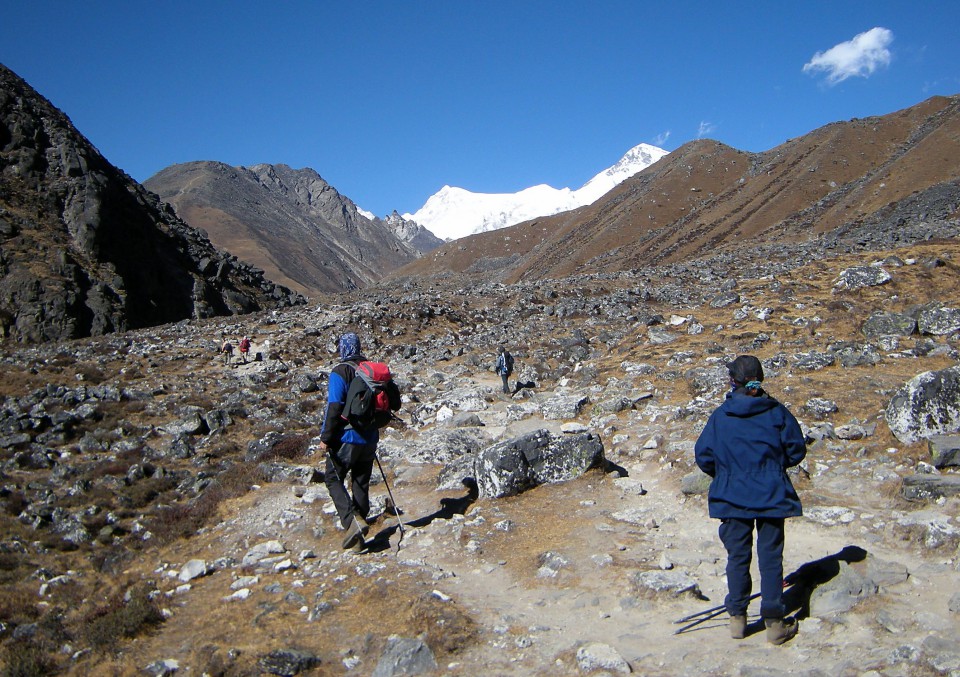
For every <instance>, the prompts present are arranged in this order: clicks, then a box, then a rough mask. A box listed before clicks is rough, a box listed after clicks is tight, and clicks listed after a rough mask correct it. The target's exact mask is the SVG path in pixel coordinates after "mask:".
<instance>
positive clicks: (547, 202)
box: [403, 143, 667, 240]
mask: <svg viewBox="0 0 960 677" xmlns="http://www.w3.org/2000/svg"><path fill="white" fill-rule="evenodd" d="M666 154H667V151H665V150H663V149H662V148H657V147H656V146H651V145H648V144H645V143H641V144H640V145H639V146H636V147H634V148H631V149H630V150H629V151H628V152H627V154H626V155H624V156H623V157H622V158H621V159H620V161H619V162H617V164H615V165H613V166H612V167H610V168H608V169H605V170H603V171H602V172H600V173H599V174H597V175H596V176H594V177H593V178H592V179H590V180H589V181H587V182H586V183H585V184H583V186H581V187H580V188H578V189H577V190H571V189H570V188H559V189H558V188H553V187H551V186H548V185H545V184H541V185H539V186H533V187H532V188H526V189H524V190H521V191H520V192H519V193H472V192H470V191H469V190H465V189H463V188H456V187H452V186H444V187H443V188H441V189H440V191H439V192H437V193H435V194H434V195H432V196H431V197H430V199H428V200H427V202H426V203H425V204H424V205H423V207H421V208H420V209H419V210H418V211H417V212H416V213H415V214H404V215H403V218H405V219H408V220H412V221H416V222H417V223H419V224H420V225H422V226H424V227H426V228H427V229H429V230H430V231H431V232H432V233H433V234H434V235H436V236H437V237H440V238H443V239H448V240H455V239H457V238H461V237H466V236H467V235H472V234H473V233H482V232H485V231H488V230H497V229H498V228H505V227H507V226H512V225H513V224H515V223H520V222H521V221H527V220H529V219H533V218H536V217H538V216H549V215H550V214H557V213H559V212H565V211H569V210H571V209H576V208H577V207H582V206H584V205H588V204H591V203H592V202H594V201H595V200H597V199H598V198H600V197H601V196H602V195H604V194H606V193H608V192H609V191H610V190H611V189H613V188H614V186H616V185H617V184H619V183H621V182H622V181H624V180H625V179H628V178H630V177H631V176H633V175H634V174H636V173H637V172H639V171H640V170H642V169H646V168H647V167H649V166H650V165H652V164H653V163H654V162H656V161H657V160H659V159H660V158H662V157H663V156H664V155H666Z"/></svg>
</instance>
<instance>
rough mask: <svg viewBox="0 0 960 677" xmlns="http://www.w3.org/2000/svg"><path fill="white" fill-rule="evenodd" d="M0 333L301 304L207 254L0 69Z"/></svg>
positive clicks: (89, 328) (222, 255)
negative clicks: (0, 246)
mask: <svg viewBox="0 0 960 677" xmlns="http://www.w3.org/2000/svg"><path fill="white" fill-rule="evenodd" d="M0 244H2V249H0V329H2V336H3V337H4V338H9V339H12V340H15V341H26V342H36V341H51V340H63V339H70V338H77V337H81V336H89V335H99V334H105V333H108V332H113V331H123V330H125V329H131V328H135V327H145V326H151V325H156V324H161V323H165V322H174V321H177V320H182V319H189V318H198V317H210V316H214V315H228V314H237V313H247V312H251V311H255V310H262V309H266V308H274V307H281V306H285V305H290V304H294V303H299V302H302V300H303V299H302V298H300V297H298V295H296V294H295V293H293V292H291V291H290V290H289V289H286V288H284V287H280V286H277V285H275V284H273V283H271V282H269V281H268V280H266V279H265V278H264V277H263V271H260V270H258V269H256V268H254V267H252V266H250V265H248V264H245V263H243V262H241V261H238V260H237V259H236V257H234V256H231V255H230V254H228V253H226V252H222V251H220V250H217V249H216V248H215V247H214V246H213V245H212V244H211V243H210V241H209V240H208V239H207V238H206V237H205V236H204V235H203V234H201V233H199V232H198V231H196V230H195V229H193V228H191V227H189V226H188V225H187V224H185V223H184V222H182V221H181V220H179V219H178V218H177V217H176V216H175V215H174V214H173V213H172V211H171V210H170V209H169V208H168V207H167V206H166V205H163V204H162V203H160V202H159V201H158V200H157V199H156V197H155V196H153V195H152V194H150V193H149V192H147V191H145V190H144V189H143V188H142V187H141V186H140V185H138V184H137V183H136V182H134V181H133V180H132V179H131V178H130V177H128V176H126V175H125V174H124V173H123V172H121V171H120V170H118V169H117V168H116V167H114V166H112V165H111V164H110V163H109V162H108V161H107V160H106V159H104V158H103V156H101V155H100V153H99V152H98V151H97V150H96V148H94V147H93V146H92V145H91V144H90V142H89V141H87V139H85V138H84V137H83V136H82V135H81V134H80V133H79V132H78V131H77V130H76V129H75V128H74V126H73V125H72V124H71V122H70V120H69V119H68V118H67V117H66V116H65V115H64V114H63V113H61V112H60V111H59V110H57V109H56V108H54V107H53V106H52V105H51V104H50V102H48V101H47V100H46V99H44V98H43V97H42V96H40V95H39V94H38V93H37V92H35V91H34V90H33V89H31V88H30V86H29V85H28V84H27V83H25V82H24V81H23V80H22V79H20V78H19V77H17V76H16V75H15V74H14V73H12V72H11V71H10V70H8V69H7V68H5V67H3V66H0Z"/></svg>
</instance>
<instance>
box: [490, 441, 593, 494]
mask: <svg viewBox="0 0 960 677" xmlns="http://www.w3.org/2000/svg"><path fill="white" fill-rule="evenodd" d="M605 462H606V458H605V456H604V451H603V443H602V442H601V441H600V438H599V437H597V436H595V435H593V434H591V433H579V434H561V435H553V434H551V433H550V432H549V431H548V430H545V429H541V430H536V431H534V432H531V433H527V434H526V435H522V436H521V437H517V438H514V439H512V440H508V441H506V442H501V443H499V444H495V445H493V446H492V447H489V448H487V449H485V450H483V451H482V452H480V453H479V454H478V455H477V458H476V461H475V462H474V476H475V478H476V480H477V485H478V487H479V491H480V495H481V496H484V497H488V498H499V497H503V496H514V495H516V494H519V493H522V492H524V491H526V490H527V489H530V488H532V487H535V486H537V485H540V484H551V483H555V482H563V481H566V480H570V479H574V478H575V477H579V476H580V475H582V474H583V473H585V472H586V471H587V470H589V469H590V468H595V467H598V466H600V465H602V464H603V463H605Z"/></svg>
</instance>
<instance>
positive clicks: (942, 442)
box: [927, 435, 960, 469]
mask: <svg viewBox="0 0 960 677" xmlns="http://www.w3.org/2000/svg"><path fill="white" fill-rule="evenodd" d="M927 445H928V446H929V448H930V462H931V463H933V465H934V466H935V467H936V468H939V469H943V468H948V467H957V466H960V435H933V436H932V437H930V438H929V439H927Z"/></svg>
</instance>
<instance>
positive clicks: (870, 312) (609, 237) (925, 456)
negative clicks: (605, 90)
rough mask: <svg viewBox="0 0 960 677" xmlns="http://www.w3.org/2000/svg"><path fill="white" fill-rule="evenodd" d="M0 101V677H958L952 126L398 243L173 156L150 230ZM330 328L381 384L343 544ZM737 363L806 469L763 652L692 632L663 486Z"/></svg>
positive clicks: (681, 491)
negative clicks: (384, 370) (329, 428)
mask: <svg viewBox="0 0 960 677" xmlns="http://www.w3.org/2000/svg"><path fill="white" fill-rule="evenodd" d="M3 75H4V77H5V80H4V84H5V88H4V90H3V91H2V92H0V111H2V112H3V121H4V124H3V125H0V159H2V160H3V164H2V166H0V169H2V171H0V178H2V180H3V183H2V185H0V189H2V190H0V209H2V211H0V244H2V246H3V249H2V260H0V272H2V273H3V277H2V278H0V281H2V284H3V285H5V286H3V287H0V291H2V292H3V294H4V296H3V297H2V298H0V300H2V302H3V303H4V304H5V305H4V306H3V312H4V313H6V315H4V316H3V317H4V318H5V320H4V321H5V326H6V327H7V329H6V332H5V335H4V338H3V340H2V341H0V363H2V365H3V371H4V377H3V379H0V670H2V671H3V673H4V674H9V675H46V674H67V675H103V674H110V675H141V674H150V675H158V676H159V675H163V676H170V675H184V674H188V675H189V674H196V675H220V676H225V677H227V676H229V677H241V676H243V677H246V676H248V675H249V676H252V675H261V674H271V675H298V674H303V675H375V676H376V677H394V676H397V677H399V676H400V675H414V674H420V675H449V676H451V677H453V676H464V677H466V676H468V675H477V674H496V675H556V674H564V675H566V674H570V675H578V674H584V675H610V674H628V673H631V672H632V673H637V674H644V675H657V676H660V675H662V676H667V675H677V674H683V675H727V674H738V675H805V676H808V677H816V676H820V675H851V676H852V675H889V676H891V677H893V676H899V675H903V676H910V677H913V676H919V677H926V676H931V677H932V676H934V675H955V674H958V673H960V648H958V645H957V642H956V637H958V636H960V593H958V592H957V586H956V581H957V576H958V573H960V473H958V470H957V468H958V465H960V453H958V450H960V437H958V435H957V431H960V367H958V360H960V307H958V304H957V298H958V297H960V275H958V272H960V268H958V266H960V163H958V158H960V153H957V152H956V151H957V150H958V148H957V146H958V144H960V130H958V128H957V111H958V110H960V108H958V107H960V99H958V97H935V98H933V99H930V100H928V101H926V102H923V103H922V104H919V105H918V106H915V107H913V108H910V109H907V110H905V111H900V112H897V113H893V114H890V115H885V116H881V117H877V118H871V119H864V120H854V121H849V122H838V123H835V124H833V125H828V126H827V127H824V128H822V129H819V130H815V131H814V132H811V134H810V135H806V136H804V137H801V138H799V139H793V140H790V141H788V142H787V143H785V144H783V145H782V146H780V147H778V148H775V149H773V150H771V151H768V152H766V153H760V154H750V153H744V152H741V151H737V150H735V149H732V148H729V147H727V146H724V145H723V144H719V143H717V142H715V141H708V140H700V141H695V142H692V143H690V144H687V145H685V146H683V147H682V148H680V149H678V150H676V151H674V152H672V153H670V154H669V155H667V156H666V157H664V158H663V159H662V160H660V161H659V162H657V163H655V164H653V165H651V166H649V167H648V168H647V169H645V170H643V171H642V172H640V173H639V174H637V175H635V176H633V177H631V178H629V179H627V180H625V181H623V182H622V183H621V184H620V185H619V186H617V187H616V188H614V189H613V190H612V191H611V192H609V193H608V194H606V195H604V196H603V197H601V198H600V199H598V200H597V201H596V202H594V203H593V204H590V205H588V206H584V207H580V208H578V209H575V210H573V211H570V212H566V213H563V214H557V215H553V216H549V217H542V218H537V219H533V220H531V221H527V222H524V223H521V224H518V225H515V226H511V227H508V228H504V229H501V230H498V231H495V232H490V233H481V234H477V235H472V236H469V237H466V238H463V239H460V240H456V241H454V242H450V243H446V244H443V245H442V246H437V247H436V248H434V249H431V247H432V246H434V245H436V244H439V243H438V242H437V241H433V240H430V238H429V237H428V236H427V235H425V234H424V233H423V231H422V230H421V229H420V227H419V226H417V224H411V223H410V222H409V221H408V220H405V219H403V218H402V217H400V216H399V215H392V216H391V217H390V218H387V219H384V220H376V221H373V220H371V219H368V218H366V217H365V216H364V215H363V214H362V213H360V212H359V211H358V210H357V209H356V206H355V205H353V203H352V202H351V201H349V200H348V199H347V198H345V197H344V196H341V195H339V193H337V191H336V190H335V189H333V187H331V186H329V184H327V183H326V182H325V181H324V180H323V179H322V178H320V176H319V175H318V174H317V173H316V172H314V171H313V170H294V169H291V168H289V167H286V166H284V165H256V166H253V167H246V168H237V167H229V166H227V165H224V164H222V163H214V162H203V163H190V164H188V165H183V166H176V168H175V169H176V173H177V176H176V177H174V178H175V179H176V180H175V181H171V183H170V185H168V186H165V187H164V186H161V185H160V183H161V182H160V178H162V176H161V177H158V178H157V183H156V184H154V186H155V187H157V189H158V190H162V191H163V192H164V193H166V194H168V195H169V196H170V199H171V200H173V196H174V195H180V196H181V197H182V198H183V201H182V202H181V203H180V204H179V205H177V206H176V211H174V208H173V207H170V206H168V205H167V204H165V203H163V202H161V201H159V200H158V199H157V197H156V195H154V194H153V193H151V192H150V191H149V190H144V189H143V188H142V187H140V186H138V185H137V184H135V183H134V182H132V181H129V180H128V179H129V177H125V175H123V174H122V172H119V170H116V169H115V168H112V166H110V165H109V163H107V162H106V161H105V160H103V159H102V158H101V157H100V156H99V153H96V151H95V149H94V148H93V147H92V146H90V145H88V143H81V142H79V141H77V137H78V136H79V133H77V132H76V130H74V129H73V128H72V125H71V124H69V120H67V119H66V117H65V116H63V115H62V114H61V113H59V112H58V111H56V110H55V109H53V108H52V106H49V103H48V102H45V100H43V101H41V99H42V97H39V95H36V93H35V92H32V90H29V89H28V88H27V86H26V85H25V84H21V83H22V81H19V80H15V79H14V76H12V74H9V72H8V71H4V72H3ZM27 104H30V106H37V107H38V108H33V109H30V110H27V112H26V113H25V112H24V111H25V109H29V108H30V106H27ZM37 110H39V111H40V112H39V113H37V112H36V111H37ZM80 138H82V137H80ZM161 174H162V173H161ZM190 177H193V179H196V181H195V182H194V183H193V185H194V187H195V188H196V191H192V190H188V187H189V185H190V184H191V181H192V180H193V179H191V178H190ZM114 181H119V182H120V183H117V184H114V183H113V182H114ZM103 186H108V188H103ZM214 188H216V191H214ZM268 188H269V189H268ZM281 198H283V199H281ZM194 199H196V202H193V201H192V200H194ZM116 205H119V206H116ZM134 205H136V206H134ZM232 210H236V211H232ZM118 213H119V216H117V214H118ZM144 214H146V215H148V216H150V217H151V218H153V217H154V216H156V219H155V224H156V225H155V226H151V227H149V228H148V227H147V226H146V225H145V223H144V221H142V219H146V218H147V217H146V216H143V215H144ZM177 214H179V216H178V215H177ZM99 215H107V216H114V217H116V218H105V219H97V218H94V217H96V216H99ZM280 216H282V217H283V218H282V219H281V218H280ZM181 217H182V219H183V220H181ZM101 223H106V224H108V225H107V227H106V229H102V228H100V224H101ZM151 223H154V222H153V221H151ZM188 224H189V225H188ZM125 228H126V229H127V230H129V232H127V230H125ZM199 228H203V230H200V229H199ZM311 229H312V232H313V233H314V235H316V239H314V240H311V242H310V243H309V244H306V243H305V242H304V241H303V236H302V233H303V232H305V231H308V230H311ZM204 231H205V232H204ZM268 231H269V232H268ZM143 233H147V234H148V235H146V236H145V238H143V239H134V235H137V234H143ZM157 233H159V235H158V234H157ZM221 238H222V240H221ZM227 241H229V242H230V244H229V246H228V245H226V244H224V243H225V242H227ZM224 248H226V250H227V251H229V252H232V253H227V251H225V250H224ZM133 249H140V250H142V251H135V252H130V251H128V250H133ZM118 251H119V252H120V253H123V252H126V253H127V254H128V255H129V258H128V259H123V258H118V257H117V256H113V257H112V258H111V257H110V256H106V257H101V258H98V257H97V255H98V254H102V253H104V252H106V253H108V254H113V255H115V254H117V252H118ZM305 253H309V254H310V256H306V255H305ZM248 256H250V257H251V258H250V259H247V257H248ZM255 256H259V257H261V258H259V259H254V258H253V257H255ZM31 257H32V258H31ZM248 260H249V261H251V262H250V263H247V262H246V261H248ZM171 261H174V262H175V263H176V264H177V265H176V266H174V267H171V263H170V262H171ZM400 263H405V265H404V266H403V267H399V264H400ZM81 264H82V265H81ZM268 264H269V265H270V266H273V267H272V268H269V271H270V274H268V275H265V273H266V272H267V271H268ZM157 265H159V266H160V269H159V270H158V269H157V268H156V266H157ZM131 269H132V270H133V271H134V272H135V273H139V276H138V275H137V274H132V273H131ZM273 271H276V272H273ZM301 273H302V276H301ZM273 275H276V276H277V277H276V278H275V279H276V280H277V281H279V282H282V283H283V284H284V285H286V286H282V287H281V286H279V285H277V284H275V283H274V282H269V281H268V279H267V278H268V277H272V276H273ZM30 276H32V277H30ZM169 276H173V278H174V279H175V280H176V281H177V283H176V284H171V283H169V282H167V281H166V280H168V279H169ZM140 279H144V280H146V281H147V282H148V283H150V284H147V285H146V287H145V288H146V289H147V291H145V292H143V293H140V292H136V293H135V291H134V289H135V286H134V283H133V281H134V280H140ZM14 282H16V283H17V284H13V283H14ZM21 282H22V284H21ZM181 287H182V288H183V289H186V290H187V291H188V293H186V295H185V296H181V295H180V292H181V291H182V289H181ZM10 289H17V290H20V291H18V292H17V294H12V293H11V292H10V291H9V290H10ZM54 291H56V292H58V293H57V294H54ZM301 291H302V292H303V293H304V294H307V295H308V296H309V298H304V296H302V295H301V294H300V293H299V292H301ZM18 294H19V295H18ZM30 294H33V296H30ZM138 294H139V295H138ZM38 297H39V299H40V300H37V298H38ZM133 298H136V299H140V300H142V301H139V302H140V303H142V304H143V306H144V308H149V309H153V308H159V310H157V312H156V313H147V312H146V311H142V315H131V316H127V315H124V314H123V312H121V311H124V310H126V311H127V312H129V307H130V304H129V303H126V301H127V300H128V299H133ZM23 299H29V300H30V303H25V302H24V301H23ZM63 299H68V300H72V301H71V302H70V303H68V302H67V301H64V300H63ZM97 299H100V300H99V301H98V300H97ZM125 303H126V305H125ZM165 304H169V305H170V306H176V308H174V310H175V311H176V312H173V311H171V312H169V313H167V312H166V311H167V307H166V306H165ZM71 307H79V308H87V310H86V311H82V312H80V313H79V314H76V315H70V314H69V313H67V312H65V311H64V310H63V309H64V308H71ZM101 308H106V309H107V310H105V311H103V312H100V310H101ZM161 310H162V311H163V312H160V311H161ZM70 317H79V318H87V319H90V318H100V319H97V320H95V321H94V320H90V321H89V322H87V326H85V327H83V329H86V331H85V332H84V331H81V330H80V329H77V328H76V325H77V321H76V320H68V319H64V318H70ZM345 331H355V332H357V333H358V334H359V336H360V337H361V340H362V341H363V344H364V349H365V351H364V352H365V353H366V354H367V355H368V356H369V357H370V358H371V359H378V360H384V361H387V362H388V363H389V364H390V367H391V370H392V371H393V373H394V378H395V379H396V381H397V383H398V385H399V386H400V389H401V392H402V394H403V406H402V408H401V410H400V412H399V419H398V420H397V421H395V422H394V423H392V424H391V425H390V426H388V427H387V428H385V429H384V430H383V435H382V440H381V444H380V447H379V459H380V461H381V463H382V472H383V476H381V470H378V469H375V471H374V475H375V477H374V481H373V486H372V489H371V493H372V498H373V510H372V512H371V514H370V516H369V517H370V519H369V521H370V532H369V534H368V542H367V547H366V548H365V549H364V550H363V551H361V552H354V551H350V550H344V549H343V548H342V547H341V545H342V537H343V533H342V531H341V529H340V528H339V525H338V523H337V521H336V520H335V518H334V507H333V504H332V501H331V500H330V497H329V495H328V493H327V490H326V487H325V485H324V477H323V467H324V458H323V452H322V450H321V447H320V446H319V441H318V434H319V430H320V425H321V423H322V419H323V415H324V411H325V405H326V387H327V375H328V374H329V372H330V370H331V369H332V368H333V367H334V366H335V365H336V363H337V362H336V359H337V353H336V344H337V338H338V337H339V336H340V335H341V334H342V333H343V332H345ZM84 334H86V335H84ZM241 336H249V337H250V339H251V340H252V342H253V347H252V350H251V353H250V359H248V360H243V361H240V360H238V359H233V360H226V359H225V358H224V355H223V354H222V353H220V346H221V344H222V343H223V342H224V341H225V340H236V339H238V338H239V337H241ZM500 345H504V346H506V347H507V348H508V349H509V350H510V351H511V352H512V354H513V355H514V357H515V358H516V366H517V370H516V373H515V374H514V377H513V378H512V379H511V381H512V383H511V385H515V390H514V392H512V393H503V392H502V390H501V387H500V379H499V377H498V376H497V375H496V374H495V373H494V361H495V359H496V354H497V348H498V346H500ZM745 353H746V354H753V355H756V356H757V357H759V358H760V359H761V361H762V363H763V366H764V371H765V373H766V380H765V382H764V387H765V389H766V390H768V391H769V392H770V393H771V395H772V396H774V397H776V398H777V399H779V400H780V401H781V402H783V403H784V404H785V405H786V406H787V407H788V408H789V409H790V411H791V412H793V413H794V414H795V415H796V416H797V418H798V419H799V421H800V423H801V426H802V429H803V432H804V435H805V437H806V440H807V456H806V459H805V460H804V461H803V463H801V464H800V466H798V467H797V468H795V469H793V470H791V471H790V477H791V479H792V481H793V483H794V484H795V485H796V487H797V490H798V493H799V495H800V498H801V501H802V502H803V506H804V515H803V516H802V517H798V518H794V519H790V520H789V521H788V523H787V531H786V548H785V555H784V566H785V572H787V573H789V576H788V577H787V584H788V585H787V586H786V593H785V594H786V596H787V599H788V604H789V606H790V613H791V614H794V615H795V616H796V618H798V619H799V622H800V632H799V634H798V635H797V637H796V638H794V639H793V640H791V641H790V642H788V643H787V644H785V645H783V646H779V647H776V646H771V645H769V644H768V643H767V642H766V641H765V639H764V635H763V631H762V619H760V618H759V608H758V605H757V603H756V602H754V603H753V604H752V605H751V607H750V611H749V616H748V620H749V626H748V636H747V637H746V638H745V639H743V640H733V639H731V638H730V636H729V633H728V628H727V618H726V615H725V614H724V613H723V612H722V610H721V611H720V612H719V613H716V610H717V609H720V608H721V607H720V605H722V603H723V598H724V594H725V592H726V581H725V577H724V567H725V553H724V550H723V547H722V545H721V544H720V541H719V538H718V536H717V526H718V525H717V522H716V521H715V520H711V519H710V518H709V517H708V514H707V498H706V491H707V487H708V484H709V478H706V476H705V475H703V473H701V472H700V471H699V470H698V469H697V468H696V465H695V463H694V454H693V445H694V443H695V441H696V439H697V438H698V436H699V434H700V432H701V430H702V429H703V427H704V425H705V422H706V420H707V417H708V416H709V415H710V413H711V412H712V411H713V410H714V408H715V407H716V406H717V405H718V404H719V403H720V402H721V401H722V400H723V398H724V396H725V393H726V392H727V390H728V388H729V380H728V374H727V371H726V368H725V366H724V365H725V364H726V363H727V362H728V361H729V360H730V359H731V358H732V357H734V356H735V355H738V354H745ZM518 449H520V450H526V452H529V454H530V457H531V458H537V459H539V462H541V465H542V466H545V469H544V468H540V470H541V471H542V473H541V474H539V475H534V474H529V475H523V476H521V475H522V473H521V472H520V471H521V470H522V468H516V467H512V466H510V463H509V462H508V461H511V460H514V459H515V458H516V454H515V452H516V451H517V450H518ZM511 453H514V455H513V456H511V455H510V454H511ZM525 458H526V456H525ZM491 461H492V462H491ZM528 464H532V462H530V461H528ZM521 465H522V464H521ZM497 473H502V474H500V475H498V474H497ZM514 473H516V475H514ZM497 486H510V487H513V488H514V489H513V490H511V491H497V490H495V489H493V488H491V487H497ZM754 572H755V574H756V568H754ZM754 580H755V581H757V580H759V579H758V577H757V576H756V575H755V576H754ZM711 614H714V615H711ZM683 619H686V620H683ZM951 638H952V639H951Z"/></svg>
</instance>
